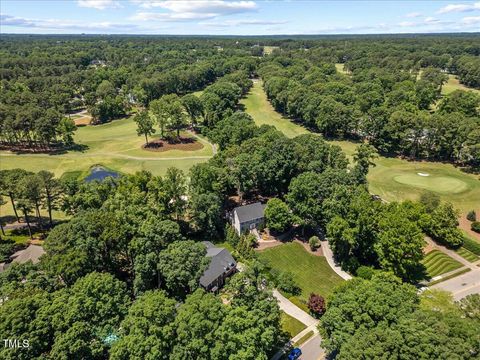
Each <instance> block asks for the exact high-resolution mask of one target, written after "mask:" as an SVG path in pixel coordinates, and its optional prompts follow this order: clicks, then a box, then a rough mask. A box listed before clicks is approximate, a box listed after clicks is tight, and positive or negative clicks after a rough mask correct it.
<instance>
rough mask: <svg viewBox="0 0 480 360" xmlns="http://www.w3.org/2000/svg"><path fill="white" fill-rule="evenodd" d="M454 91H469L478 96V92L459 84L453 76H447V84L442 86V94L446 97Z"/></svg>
mask: <svg viewBox="0 0 480 360" xmlns="http://www.w3.org/2000/svg"><path fill="white" fill-rule="evenodd" d="M455 90H470V91H474V92H476V93H477V94H480V90H478V89H472V88H469V87H467V86H465V85H463V84H460V81H458V79H457V78H456V77H455V75H452V74H449V75H448V82H447V83H445V84H444V85H443V86H442V94H443V95H448V94H450V93H451V92H454V91H455Z"/></svg>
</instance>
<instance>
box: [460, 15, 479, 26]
mask: <svg viewBox="0 0 480 360" xmlns="http://www.w3.org/2000/svg"><path fill="white" fill-rule="evenodd" d="M462 24H465V25H475V24H480V16H467V17H464V18H463V19H462Z"/></svg>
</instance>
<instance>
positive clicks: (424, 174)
mask: <svg viewBox="0 0 480 360" xmlns="http://www.w3.org/2000/svg"><path fill="white" fill-rule="evenodd" d="M417 175H420V176H430V174H427V173H417Z"/></svg>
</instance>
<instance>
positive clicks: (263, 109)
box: [240, 81, 309, 138]
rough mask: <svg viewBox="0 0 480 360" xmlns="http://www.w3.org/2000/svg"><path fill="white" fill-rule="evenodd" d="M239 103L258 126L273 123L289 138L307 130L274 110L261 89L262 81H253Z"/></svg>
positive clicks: (305, 132)
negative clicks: (250, 87) (245, 95)
mask: <svg viewBox="0 0 480 360" xmlns="http://www.w3.org/2000/svg"><path fill="white" fill-rule="evenodd" d="M240 104H242V105H244V106H245V111H246V112H247V113H249V114H250V115H251V116H252V117H253V119H254V120H255V124H257V125H258V126H261V125H273V126H275V127H276V128H277V129H278V130H280V131H281V132H283V133H284V134H285V135H286V136H287V137H289V138H293V137H295V136H297V135H302V134H307V133H308V132H309V131H308V130H307V129H306V128H304V127H303V126H301V125H298V124H295V123H293V122H292V121H290V120H289V119H288V118H286V117H284V116H282V115H281V114H279V113H278V112H276V111H275V109H274V108H273V106H272V105H271V104H270V102H269V101H268V99H267V95H266V94H265V92H264V91H263V82H262V81H255V82H254V83H253V87H252V89H251V90H250V93H249V94H248V95H247V97H245V98H244V99H242V100H241V101H240Z"/></svg>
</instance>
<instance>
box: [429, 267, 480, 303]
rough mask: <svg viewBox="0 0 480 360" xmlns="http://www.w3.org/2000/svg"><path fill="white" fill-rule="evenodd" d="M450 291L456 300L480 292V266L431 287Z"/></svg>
mask: <svg viewBox="0 0 480 360" xmlns="http://www.w3.org/2000/svg"><path fill="white" fill-rule="evenodd" d="M431 288H432V289H442V290H446V291H450V292H451V293H452V294H453V297H454V299H455V300H460V299H462V298H464V297H465V296H467V295H470V294H478V293H480V268H478V269H475V270H473V269H472V270H471V271H469V272H467V273H465V274H463V275H459V276H456V277H454V278H453V279H450V280H446V281H442V282H441V283H438V284H435V285H433V286H432V287H431Z"/></svg>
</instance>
